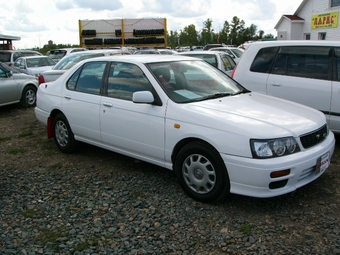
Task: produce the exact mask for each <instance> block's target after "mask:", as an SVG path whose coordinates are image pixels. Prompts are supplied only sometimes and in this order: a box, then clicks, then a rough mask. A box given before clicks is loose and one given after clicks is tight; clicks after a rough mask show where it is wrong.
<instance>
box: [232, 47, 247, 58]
mask: <svg viewBox="0 0 340 255" xmlns="http://www.w3.org/2000/svg"><path fill="white" fill-rule="evenodd" d="M230 50H231V51H232V52H233V53H234V54H235V55H236V56H237V57H238V58H240V57H241V56H242V54H243V52H244V51H243V50H240V49H237V48H235V49H230Z"/></svg>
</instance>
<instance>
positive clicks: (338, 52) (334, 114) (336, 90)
mask: <svg viewBox="0 0 340 255" xmlns="http://www.w3.org/2000/svg"><path fill="white" fill-rule="evenodd" d="M333 63H334V69H333V70H334V73H333V74H334V76H333V77H334V78H333V81H332V100H331V111H330V112H331V113H330V125H329V126H330V128H331V129H332V130H334V131H335V132H337V133H340V48H335V61H334V62H333Z"/></svg>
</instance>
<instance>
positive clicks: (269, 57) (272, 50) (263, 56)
mask: <svg viewBox="0 0 340 255" xmlns="http://www.w3.org/2000/svg"><path fill="white" fill-rule="evenodd" d="M278 49H279V47H269V48H263V49H261V50H260V51H259V52H258V53H257V55H256V56H255V58H254V61H253V63H252V64H251V66H250V71H252V72H256V73H269V72H270V68H271V66H272V64H273V61H274V59H275V56H276V53H277V51H278Z"/></svg>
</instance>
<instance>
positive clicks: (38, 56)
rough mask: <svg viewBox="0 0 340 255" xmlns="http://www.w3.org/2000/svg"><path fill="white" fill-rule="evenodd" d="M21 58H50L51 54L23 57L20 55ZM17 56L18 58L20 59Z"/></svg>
mask: <svg viewBox="0 0 340 255" xmlns="http://www.w3.org/2000/svg"><path fill="white" fill-rule="evenodd" d="M19 58H50V57H49V56H39V55H37V56H22V57H19ZM19 58H17V59H19Z"/></svg>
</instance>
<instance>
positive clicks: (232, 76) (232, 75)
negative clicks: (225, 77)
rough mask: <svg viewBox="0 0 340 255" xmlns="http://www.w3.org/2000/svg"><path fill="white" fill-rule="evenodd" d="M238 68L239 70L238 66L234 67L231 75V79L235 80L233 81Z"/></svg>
mask: <svg viewBox="0 0 340 255" xmlns="http://www.w3.org/2000/svg"><path fill="white" fill-rule="evenodd" d="M236 68H237V65H236V66H235V67H234V69H233V72H232V73H231V78H233V79H234V74H235V71H236Z"/></svg>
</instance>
